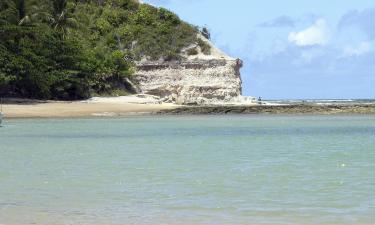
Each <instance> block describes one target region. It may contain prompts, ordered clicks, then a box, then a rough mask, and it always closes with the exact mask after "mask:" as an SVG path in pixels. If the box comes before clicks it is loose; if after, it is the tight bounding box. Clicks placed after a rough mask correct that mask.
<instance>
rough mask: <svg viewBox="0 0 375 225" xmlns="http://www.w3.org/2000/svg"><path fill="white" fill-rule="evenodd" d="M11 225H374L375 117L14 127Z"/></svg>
mask: <svg viewBox="0 0 375 225" xmlns="http://www.w3.org/2000/svg"><path fill="white" fill-rule="evenodd" d="M0 160H1V161H0V224H2V225H29V224H37V225H39V224H40V225H47V224H48V225H75V224H78V225H120V224H124V225H129V224H131V225H132V224H134V225H136V224H137V225H138V224H139V225H198V224H202V225H317V224H319V225H354V224H355V225H373V224H375V116H371V115H364V116H360V115H341V116H306V115H301V116H293V115H290V116H287V115H283V116H273V115H269V116H266V115H263V116H260V115H238V116H132V117H123V118H87V119H16V120H6V121H4V123H3V127H0Z"/></svg>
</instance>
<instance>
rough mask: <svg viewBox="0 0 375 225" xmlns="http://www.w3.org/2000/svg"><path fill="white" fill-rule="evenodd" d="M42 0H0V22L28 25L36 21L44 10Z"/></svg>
mask: <svg viewBox="0 0 375 225" xmlns="http://www.w3.org/2000/svg"><path fill="white" fill-rule="evenodd" d="M44 6H45V4H44V2H43V1H37V0H1V2H0V23H1V24H13V25H28V24H30V23H32V22H36V21H37V20H38V19H40V17H41V16H42V14H45V13H43V12H44V9H43V7H44Z"/></svg>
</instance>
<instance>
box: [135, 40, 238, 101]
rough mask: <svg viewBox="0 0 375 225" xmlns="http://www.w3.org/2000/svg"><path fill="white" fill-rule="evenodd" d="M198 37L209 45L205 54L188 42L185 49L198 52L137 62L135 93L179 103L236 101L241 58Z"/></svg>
mask: <svg viewBox="0 0 375 225" xmlns="http://www.w3.org/2000/svg"><path fill="white" fill-rule="evenodd" d="M199 38H201V39H202V40H203V41H205V42H206V43H207V44H208V45H209V46H210V47H211V53H210V54H208V55H205V54H203V53H202V52H201V49H200V48H199V46H197V45H196V46H194V45H192V46H189V47H188V48H187V49H186V52H188V51H189V49H192V48H195V49H197V50H198V54H197V55H195V56H189V55H187V54H186V55H184V60H181V61H175V62H165V61H148V60H143V61H141V62H138V63H137V71H136V74H135V76H134V78H135V81H136V83H137V85H138V88H139V92H140V93H143V94H149V95H156V96H159V97H160V98H161V101H163V102H171V103H177V104H183V105H202V104H224V103H231V102H236V101H237V102H238V101H239V99H241V97H242V96H241V94H242V88H241V85H242V81H241V76H240V68H241V67H242V61H241V60H240V59H233V58H231V57H229V56H227V55H225V54H224V53H222V52H221V51H220V50H219V49H217V48H216V47H215V46H213V45H212V43H211V42H209V41H208V40H207V39H205V38H204V37H202V36H199Z"/></svg>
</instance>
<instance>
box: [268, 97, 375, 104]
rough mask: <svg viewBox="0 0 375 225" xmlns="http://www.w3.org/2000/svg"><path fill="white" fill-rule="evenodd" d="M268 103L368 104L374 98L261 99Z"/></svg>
mask: <svg viewBox="0 0 375 225" xmlns="http://www.w3.org/2000/svg"><path fill="white" fill-rule="evenodd" d="M262 101H265V102H270V103H289V104H291V103H316V104H320V103H321V104H325V103H326V104H333V103H337V104H369V103H375V99H371V98H369V99H350V98H348V99H345V98H343V99H263V100H262Z"/></svg>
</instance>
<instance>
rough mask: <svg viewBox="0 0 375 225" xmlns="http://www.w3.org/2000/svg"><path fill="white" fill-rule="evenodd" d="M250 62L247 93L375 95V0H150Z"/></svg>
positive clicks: (245, 83)
mask: <svg viewBox="0 0 375 225" xmlns="http://www.w3.org/2000/svg"><path fill="white" fill-rule="evenodd" d="M144 2H147V3H150V4H153V5H156V6H162V7H165V8H168V9H170V10H172V11H174V12H176V13H177V14H178V15H179V16H180V17H181V18H182V19H184V20H186V21H188V22H190V23H192V24H194V25H198V26H204V25H206V26H207V27H208V28H209V29H210V31H211V34H212V41H213V42H214V43H215V44H216V45H217V46H218V47H219V48H221V49H222V50H223V51H225V52H226V53H228V54H229V55H231V56H233V57H238V58H241V59H243V60H244V62H245V66H244V68H243V69H242V71H241V74H242V80H243V87H244V94H245V95H251V96H262V97H263V98H267V99H287V98H293V99H301V98H375V2H374V0H345V1H343V0H330V1H327V0H314V1H312V0H283V1H279V0H272V1H271V0H262V1H259V0H231V1H224V0H145V1H144Z"/></svg>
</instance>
